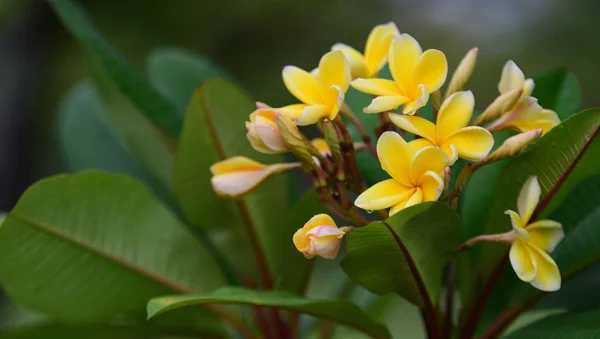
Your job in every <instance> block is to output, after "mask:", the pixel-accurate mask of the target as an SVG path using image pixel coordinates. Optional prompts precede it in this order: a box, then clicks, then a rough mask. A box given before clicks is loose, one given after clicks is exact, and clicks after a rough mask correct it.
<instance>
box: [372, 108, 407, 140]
mask: <svg viewBox="0 0 600 339" xmlns="http://www.w3.org/2000/svg"><path fill="white" fill-rule="evenodd" d="M393 130H394V124H393V123H392V121H391V120H390V114H389V112H381V113H379V126H378V127H377V130H376V134H377V137H378V138H379V137H380V136H381V135H382V134H383V132H387V131H393ZM400 135H402V136H404V130H401V131H400Z"/></svg>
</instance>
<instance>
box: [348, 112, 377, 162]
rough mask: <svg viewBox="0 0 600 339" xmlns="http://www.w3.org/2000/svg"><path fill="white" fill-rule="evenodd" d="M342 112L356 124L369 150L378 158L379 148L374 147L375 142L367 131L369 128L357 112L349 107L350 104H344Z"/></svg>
mask: <svg viewBox="0 0 600 339" xmlns="http://www.w3.org/2000/svg"><path fill="white" fill-rule="evenodd" d="M340 112H341V113H342V115H343V116H345V117H346V118H348V120H350V121H351V122H352V124H354V126H356V129H358V133H359V134H360V136H361V138H362V139H363V142H364V143H365V146H366V148H367V150H369V152H370V153H371V155H373V156H374V157H375V158H377V150H375V147H373V144H372V143H371V137H370V136H369V132H367V129H366V128H365V126H364V125H363V123H362V122H361V121H360V120H359V119H358V117H357V116H356V114H354V112H353V111H352V109H350V107H348V105H346V104H344V105H343V106H342V110H341V111H340Z"/></svg>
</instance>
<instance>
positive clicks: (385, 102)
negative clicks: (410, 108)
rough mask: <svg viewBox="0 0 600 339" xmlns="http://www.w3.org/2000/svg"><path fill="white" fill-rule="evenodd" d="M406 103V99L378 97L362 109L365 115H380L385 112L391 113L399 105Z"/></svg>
mask: <svg viewBox="0 0 600 339" xmlns="http://www.w3.org/2000/svg"><path fill="white" fill-rule="evenodd" d="M406 102H408V98H407V97H401V96H380V97H377V98H375V99H373V101H371V104H370V105H369V106H367V107H365V108H364V109H363V112H365V113H381V112H387V111H393V110H395V109H396V108H398V107H399V106H400V105H404V104H405V103H406Z"/></svg>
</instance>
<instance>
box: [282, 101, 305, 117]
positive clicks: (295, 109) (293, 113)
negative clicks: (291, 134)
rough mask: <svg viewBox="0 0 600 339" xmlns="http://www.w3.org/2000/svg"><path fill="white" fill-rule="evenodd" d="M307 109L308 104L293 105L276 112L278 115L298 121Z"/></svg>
mask: <svg viewBox="0 0 600 339" xmlns="http://www.w3.org/2000/svg"><path fill="white" fill-rule="evenodd" d="M306 107H308V105H306V104H293V105H287V106H283V107H279V108H275V109H274V110H275V111H276V112H278V113H281V114H283V115H285V116H287V117H288V118H290V119H296V118H299V117H300V116H302V112H304V109H305V108H306Z"/></svg>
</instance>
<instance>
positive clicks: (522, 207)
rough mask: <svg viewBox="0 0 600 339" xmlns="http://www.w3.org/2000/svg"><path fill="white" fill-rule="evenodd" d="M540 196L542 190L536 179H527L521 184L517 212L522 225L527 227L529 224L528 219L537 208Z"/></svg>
mask: <svg viewBox="0 0 600 339" xmlns="http://www.w3.org/2000/svg"><path fill="white" fill-rule="evenodd" d="M541 194H542V189H541V188H540V184H539V183H538V180H537V177H536V176H531V177H529V178H527V181H525V184H523V188H521V192H520V193H519V198H518V200H517V210H518V211H519V215H520V216H521V219H522V220H523V224H525V225H527V224H528V223H529V218H531V215H532V214H533V211H534V210H535V208H536V207H537V204H538V203H539V201H540V195H541Z"/></svg>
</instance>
